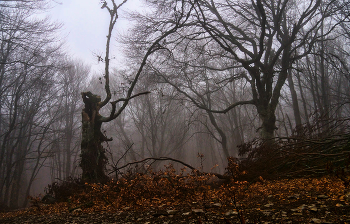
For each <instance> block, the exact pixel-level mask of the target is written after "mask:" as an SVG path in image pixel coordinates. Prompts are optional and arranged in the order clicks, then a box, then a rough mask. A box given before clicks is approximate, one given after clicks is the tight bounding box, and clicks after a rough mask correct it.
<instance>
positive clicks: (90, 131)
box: [80, 0, 189, 182]
mask: <svg viewBox="0 0 350 224" xmlns="http://www.w3.org/2000/svg"><path fill="white" fill-rule="evenodd" d="M125 2H126V0H125V1H123V2H122V3H121V4H119V5H117V4H116V3H115V1H114V0H112V1H111V6H110V4H107V2H106V1H104V2H103V5H102V8H106V9H107V11H108V12H109V14H110V23H109V29H108V34H107V42H106V54H105V58H104V59H102V58H100V60H102V61H104V63H105V74H104V75H103V78H104V82H105V93H106V96H105V98H104V99H103V100H102V99H101V97H100V96H99V95H95V94H93V93H91V92H83V93H82V98H83V102H84V109H83V111H82V142H81V162H80V166H81V168H82V170H83V174H82V177H83V179H86V180H87V181H93V182H103V181H106V180H107V176H106V174H105V166H106V155H105V149H104V148H103V146H102V143H103V142H106V141H112V138H107V137H106V136H105V135H104V134H103V133H102V132H101V127H102V124H103V123H107V122H110V121H112V120H114V119H116V118H117V117H118V116H119V115H120V114H121V113H122V112H123V110H124V109H125V108H126V106H127V105H128V103H129V101H130V100H131V99H133V98H135V97H137V96H140V95H144V94H148V93H149V92H148V91H146V92H140V93H137V94H135V95H133V90H134V88H135V86H136V83H137V81H138V79H139V77H140V75H141V73H142V69H143V68H144V66H145V64H146V62H147V59H148V57H149V56H150V55H151V54H152V53H154V52H155V51H157V50H159V49H160V42H161V41H162V40H163V39H165V38H166V37H167V36H169V35H170V34H172V33H174V32H176V30H177V29H179V27H181V26H182V25H183V24H184V23H185V22H186V21H187V20H188V17H189V14H188V13H186V14H185V12H184V11H183V12H180V14H179V19H178V20H177V21H176V22H175V23H174V24H172V25H170V26H168V27H167V30H164V32H162V33H160V34H159V33H157V34H154V35H153V36H152V38H153V39H152V40H151V41H150V42H148V46H147V47H146V50H145V51H144V52H143V55H144V57H143V59H142V60H141V61H140V64H139V69H138V70H137V72H136V74H135V76H134V77H132V78H131V80H130V85H129V86H128V90H127V92H126V96H125V97H124V98H119V99H117V100H114V101H111V100H112V94H111V90H110V81H109V65H110V41H111V37H112V31H113V28H114V25H115V23H116V21H117V19H118V10H119V8H120V7H121V6H122V5H123V4H124V3H125ZM108 103H110V105H111V109H110V113H109V115H108V116H102V115H101V114H100V110H101V109H102V108H103V107H105V106H106V105H107V104H108ZM118 103H122V104H121V106H120V107H119V108H118V109H117V104H118Z"/></svg>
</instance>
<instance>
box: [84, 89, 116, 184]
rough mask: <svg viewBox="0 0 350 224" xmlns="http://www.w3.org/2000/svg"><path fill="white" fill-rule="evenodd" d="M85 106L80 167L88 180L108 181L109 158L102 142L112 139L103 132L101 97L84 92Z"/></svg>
mask: <svg viewBox="0 0 350 224" xmlns="http://www.w3.org/2000/svg"><path fill="white" fill-rule="evenodd" d="M82 97H83V101H84V104H85V108H84V109H83V111H82V141H81V155H80V156H81V161H80V167H81V168H82V170H83V174H82V178H83V180H85V181H88V182H99V183H101V182H102V183H103V182H106V181H108V176H107V175H106V174H105V169H106V162H107V158H106V155H105V149H104V148H103V146H102V142H104V141H111V140H112V139H108V138H106V137H105V136H104V135H103V134H102V132H101V125H102V121H101V119H100V118H101V115H100V114H99V110H100V106H99V103H100V102H101V97H100V96H98V95H94V94H92V93H91V92H83V93H82Z"/></svg>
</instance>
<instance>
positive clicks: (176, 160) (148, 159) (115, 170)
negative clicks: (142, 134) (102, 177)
mask: <svg viewBox="0 0 350 224" xmlns="http://www.w3.org/2000/svg"><path fill="white" fill-rule="evenodd" d="M150 160H153V161H173V162H177V163H180V164H182V165H184V166H186V167H188V168H190V169H191V170H192V172H193V173H194V174H196V175H198V176H200V175H214V176H216V177H218V178H219V179H224V180H229V179H230V177H229V176H225V175H222V174H218V173H206V172H200V171H199V170H198V169H196V168H194V167H193V166H191V165H189V164H187V163H185V162H183V161H181V160H178V159H173V158H170V157H159V158H156V157H149V158H145V159H142V160H139V161H134V162H130V163H127V164H125V165H123V166H121V167H113V171H112V172H110V173H109V174H111V173H114V172H116V173H117V172H118V171H119V170H121V169H124V168H126V167H128V166H131V165H134V164H139V163H146V162H148V161H150Z"/></svg>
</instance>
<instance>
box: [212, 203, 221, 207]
mask: <svg viewBox="0 0 350 224" xmlns="http://www.w3.org/2000/svg"><path fill="white" fill-rule="evenodd" d="M213 206H215V207H221V206H222V204H221V203H215V204H213Z"/></svg>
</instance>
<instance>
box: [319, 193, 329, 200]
mask: <svg viewBox="0 0 350 224" xmlns="http://www.w3.org/2000/svg"><path fill="white" fill-rule="evenodd" d="M327 198H328V196H327V195H324V194H320V195H317V199H327Z"/></svg>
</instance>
